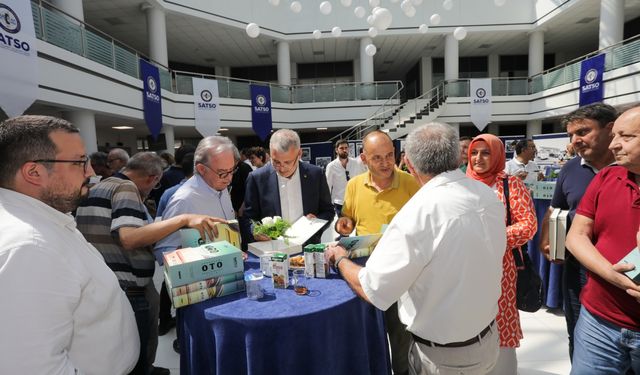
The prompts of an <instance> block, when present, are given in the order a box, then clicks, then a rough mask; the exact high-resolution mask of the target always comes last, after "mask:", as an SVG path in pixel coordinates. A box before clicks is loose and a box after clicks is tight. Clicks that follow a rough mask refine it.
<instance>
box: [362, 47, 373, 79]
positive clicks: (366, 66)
mask: <svg viewBox="0 0 640 375" xmlns="http://www.w3.org/2000/svg"><path fill="white" fill-rule="evenodd" d="M369 44H373V41H372V40H371V38H362V39H360V81H361V82H373V56H369V55H367V52H366V51H365V49H366V48H367V46H368V45H369Z"/></svg>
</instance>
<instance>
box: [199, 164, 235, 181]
mask: <svg viewBox="0 0 640 375" xmlns="http://www.w3.org/2000/svg"><path fill="white" fill-rule="evenodd" d="M200 164H202V165H204V166H205V167H207V169H208V170H210V171H211V172H213V173H214V174H215V175H216V176H218V178H220V179H223V178H227V177H229V176H230V175H233V174H234V173H236V171H237V170H238V166H235V167H234V168H233V169H232V170H230V171H224V172H218V171H214V170H213V169H211V167H209V166H208V165H206V164H204V163H200Z"/></svg>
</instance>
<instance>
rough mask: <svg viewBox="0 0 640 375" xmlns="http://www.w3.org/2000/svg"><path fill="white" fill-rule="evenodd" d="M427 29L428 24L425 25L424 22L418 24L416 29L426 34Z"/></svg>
mask: <svg viewBox="0 0 640 375" xmlns="http://www.w3.org/2000/svg"><path fill="white" fill-rule="evenodd" d="M428 30H429V26H427V25H426V24H424V23H423V24H422V25H420V26H418V31H420V33H421V34H426V33H427V31H428Z"/></svg>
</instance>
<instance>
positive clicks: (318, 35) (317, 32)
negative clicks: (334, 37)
mask: <svg viewBox="0 0 640 375" xmlns="http://www.w3.org/2000/svg"><path fill="white" fill-rule="evenodd" d="M313 37H314V38H315V39H320V38H321V37H322V31H320V30H313Z"/></svg>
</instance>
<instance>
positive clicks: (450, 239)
mask: <svg viewBox="0 0 640 375" xmlns="http://www.w3.org/2000/svg"><path fill="white" fill-rule="evenodd" d="M405 150H406V156H407V159H408V167H409V170H410V171H411V174H412V175H413V176H414V177H415V178H416V180H417V181H418V183H419V184H420V185H422V187H421V189H420V190H419V191H418V192H417V193H416V194H415V195H414V196H413V197H412V198H411V200H409V202H407V204H405V205H404V206H403V207H402V209H401V210H400V212H398V213H397V214H396V216H395V217H394V218H393V220H392V221H391V223H390V224H389V227H388V228H387V229H386V231H385V232H384V235H383V236H382V238H381V239H380V241H379V243H378V245H377V246H376V249H375V250H374V251H373V254H372V255H371V257H370V258H369V260H368V261H367V263H366V266H365V267H360V266H359V265H357V264H356V263H353V262H351V261H350V260H349V258H348V254H347V252H346V251H345V249H344V248H342V247H340V246H336V245H331V246H329V249H328V251H327V253H328V254H327V255H328V256H329V259H330V261H331V262H332V263H333V264H334V267H335V268H336V269H337V270H338V272H340V273H341V274H342V276H343V277H344V279H345V280H346V281H347V283H348V284H349V285H350V286H351V287H352V288H353V289H354V291H355V292H356V293H357V294H358V295H359V296H360V297H361V298H363V299H364V300H366V301H369V302H370V303H372V304H373V305H374V306H376V307H377V308H379V309H382V310H386V309H387V308H389V307H390V306H391V305H392V304H393V303H394V302H395V301H398V314H399V316H400V320H401V321H402V323H404V324H405V325H407V330H408V331H409V332H411V334H412V336H413V339H414V343H413V344H412V345H411V349H410V352H409V353H408V355H409V367H410V370H409V371H410V373H411V374H444V373H447V374H449V373H455V374H486V373H487V372H488V371H490V370H491V369H492V368H493V367H494V365H495V362H496V360H497V357H498V336H499V335H498V332H497V330H496V327H495V323H494V319H495V316H496V313H497V311H498V297H499V296H500V279H501V276H502V256H503V254H504V251H505V248H506V228H505V221H504V217H505V211H504V205H503V204H502V203H501V202H500V201H499V200H498V198H497V197H496V195H495V193H494V192H493V191H492V190H491V189H490V188H488V187H487V186H485V185H483V184H482V183H479V182H477V181H474V180H471V179H469V178H466V176H465V175H464V174H463V173H462V172H461V171H460V170H459V169H458V163H459V156H460V148H459V144H458V136H457V134H456V132H455V131H454V130H453V128H451V127H450V126H448V125H445V124H438V123H431V124H427V125H424V126H421V127H420V128H418V129H416V130H414V131H413V132H412V133H411V134H410V135H409V136H408V137H407V142H406V146H405ZM470 306H472V307H473V308H470Z"/></svg>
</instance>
